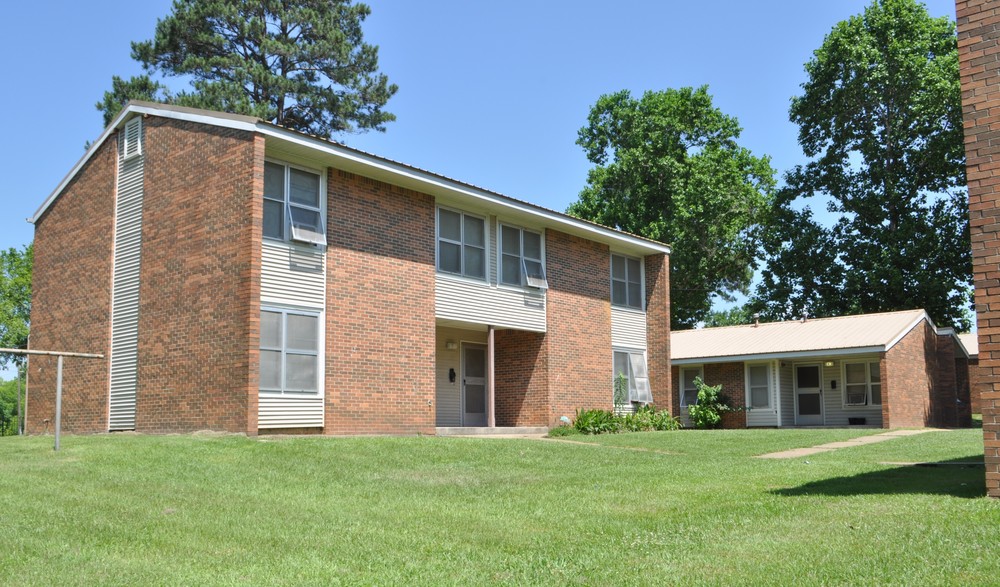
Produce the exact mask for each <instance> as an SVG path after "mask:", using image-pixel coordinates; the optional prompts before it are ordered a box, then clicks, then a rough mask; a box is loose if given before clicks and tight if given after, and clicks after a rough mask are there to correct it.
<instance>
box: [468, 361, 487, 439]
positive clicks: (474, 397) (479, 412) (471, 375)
mask: <svg viewBox="0 0 1000 587" xmlns="http://www.w3.org/2000/svg"><path fill="white" fill-rule="evenodd" d="M485 425H486V347H485V346H483V345H479V344H462V426H485Z"/></svg>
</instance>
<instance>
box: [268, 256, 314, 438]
mask: <svg viewBox="0 0 1000 587" xmlns="http://www.w3.org/2000/svg"><path fill="white" fill-rule="evenodd" d="M260 273H261V275H260V299H261V305H263V306H267V305H269V304H270V305H275V306H278V307H294V308H298V309H301V310H310V311H314V312H320V313H321V317H325V313H323V311H324V309H325V307H326V253H325V249H323V248H315V249H314V248H311V247H303V246H297V245H294V244H291V243H281V242H276V241H270V240H264V242H263V246H262V251H261V272H260ZM324 332H325V328H324V327H323V324H320V349H319V353H320V354H319V359H318V362H319V369H320V387H319V393H318V394H316V395H313V396H309V397H297V396H295V395H294V394H285V395H282V394H280V393H277V394H276V393H271V392H260V393H259V403H258V407H257V421H258V427H259V428H261V429H266V428H313V427H322V426H323V425H324V411H323V406H324V397H325V393H324V389H323V381H325V376H324V373H323V370H324V369H325V366H326V361H325V358H324V355H325V353H324V348H325V342H324V340H325V338H324V336H323V333H324Z"/></svg>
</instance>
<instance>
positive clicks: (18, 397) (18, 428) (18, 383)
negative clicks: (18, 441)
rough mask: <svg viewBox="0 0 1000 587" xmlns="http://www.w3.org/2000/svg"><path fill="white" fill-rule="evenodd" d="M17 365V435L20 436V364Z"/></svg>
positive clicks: (21, 432) (22, 432)
mask: <svg viewBox="0 0 1000 587" xmlns="http://www.w3.org/2000/svg"><path fill="white" fill-rule="evenodd" d="M16 367H17V435H18V436H21V435H22V434H24V430H22V428H21V366H20V365H16Z"/></svg>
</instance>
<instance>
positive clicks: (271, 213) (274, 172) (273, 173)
mask: <svg viewBox="0 0 1000 587" xmlns="http://www.w3.org/2000/svg"><path fill="white" fill-rule="evenodd" d="M322 183H323V182H322V181H321V178H320V175H319V174H318V173H313V172H311V171H306V170H304V169H299V168H297V167H292V166H290V165H285V164H282V163H275V162H273V161H266V162H264V236H265V237H268V238H274V239H278V240H293V241H299V242H304V243H311V244H314V245H325V244H326V227H325V225H324V223H323V209H322V198H321V194H322Z"/></svg>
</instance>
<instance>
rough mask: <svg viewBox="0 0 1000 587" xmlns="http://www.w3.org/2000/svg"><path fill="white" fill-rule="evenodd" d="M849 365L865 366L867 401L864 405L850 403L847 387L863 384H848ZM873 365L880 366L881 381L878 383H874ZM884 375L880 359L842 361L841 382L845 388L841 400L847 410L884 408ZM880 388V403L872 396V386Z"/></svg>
mask: <svg viewBox="0 0 1000 587" xmlns="http://www.w3.org/2000/svg"><path fill="white" fill-rule="evenodd" d="M848 365H864V366H865V382H864V386H865V401H864V403H857V402H850V401H848V395H847V386H848V385H862V384H861V383H850V384H849V383H848V382H847V366H848ZM872 365H878V366H879V380H878V382H873V381H872V368H871V366H872ZM883 379H884V377H883V375H882V365H881V362H880V361H879V360H878V359H861V360H855V361H842V362H841V365H840V381H841V382H842V384H841V387H843V392H842V393H841V400H842V401H843V403H844V407H845V408H864V407H874V406H878V407H882V386H883V385H884V382H883ZM873 385H878V386H879V403H875V402H874V398H873V396H872V386H873Z"/></svg>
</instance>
